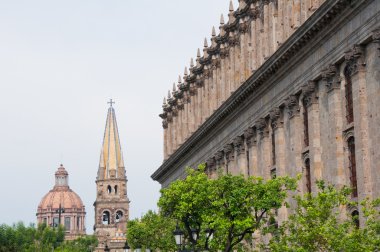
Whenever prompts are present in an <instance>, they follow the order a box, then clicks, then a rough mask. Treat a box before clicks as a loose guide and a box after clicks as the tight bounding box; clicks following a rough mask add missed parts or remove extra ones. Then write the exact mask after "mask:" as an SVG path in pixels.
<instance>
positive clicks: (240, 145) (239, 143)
mask: <svg viewBox="0 0 380 252" xmlns="http://www.w3.org/2000/svg"><path fill="white" fill-rule="evenodd" d="M233 144H234V147H235V150H236V152H237V154H238V155H241V154H244V153H245V146H244V139H243V137H242V136H237V137H235V139H234V141H233Z"/></svg>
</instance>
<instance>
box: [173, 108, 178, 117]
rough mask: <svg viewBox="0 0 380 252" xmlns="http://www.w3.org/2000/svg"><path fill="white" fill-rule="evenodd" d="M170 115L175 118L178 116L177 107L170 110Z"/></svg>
mask: <svg viewBox="0 0 380 252" xmlns="http://www.w3.org/2000/svg"><path fill="white" fill-rule="evenodd" d="M172 115H173V116H177V115H178V109H177V105H175V106H174V107H173V108H172Z"/></svg>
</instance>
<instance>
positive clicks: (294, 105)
mask: <svg viewBox="0 0 380 252" xmlns="http://www.w3.org/2000/svg"><path fill="white" fill-rule="evenodd" d="M285 105H286V107H287V108H288V115H289V118H290V119H291V118H293V117H294V116H299V115H300V106H299V103H298V97H297V96H296V95H291V96H289V97H288V98H287V99H286V100H285Z"/></svg>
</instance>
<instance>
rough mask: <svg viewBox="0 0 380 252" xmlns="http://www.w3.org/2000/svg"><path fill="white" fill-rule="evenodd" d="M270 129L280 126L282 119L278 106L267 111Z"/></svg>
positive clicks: (282, 124) (282, 122)
mask: <svg viewBox="0 0 380 252" xmlns="http://www.w3.org/2000/svg"><path fill="white" fill-rule="evenodd" d="M269 116H270V120H271V126H272V129H277V128H282V127H283V126H284V121H283V119H282V116H281V110H280V108H274V109H272V110H271V111H270V112H269Z"/></svg>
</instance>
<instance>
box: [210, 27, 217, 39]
mask: <svg viewBox="0 0 380 252" xmlns="http://www.w3.org/2000/svg"><path fill="white" fill-rule="evenodd" d="M211 36H213V37H215V36H216V32H215V26H213V27H212V31H211Z"/></svg>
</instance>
